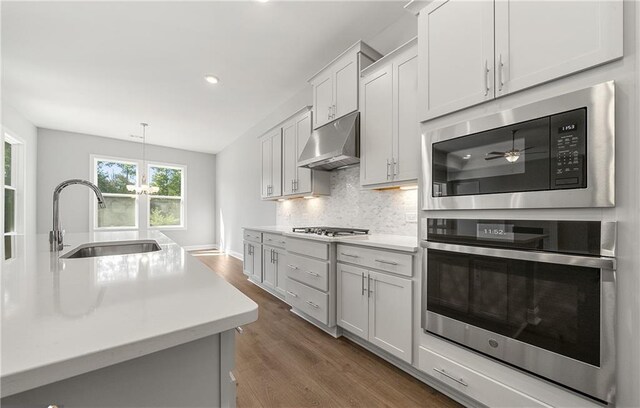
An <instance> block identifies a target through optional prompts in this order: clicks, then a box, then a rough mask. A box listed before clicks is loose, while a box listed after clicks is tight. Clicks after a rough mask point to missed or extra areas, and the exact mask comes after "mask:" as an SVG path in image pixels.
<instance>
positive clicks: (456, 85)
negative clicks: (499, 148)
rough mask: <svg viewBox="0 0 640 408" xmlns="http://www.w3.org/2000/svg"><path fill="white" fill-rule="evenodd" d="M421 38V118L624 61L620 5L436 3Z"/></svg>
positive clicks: (425, 13) (427, 11)
mask: <svg viewBox="0 0 640 408" xmlns="http://www.w3.org/2000/svg"><path fill="white" fill-rule="evenodd" d="M418 36H419V39H420V62H419V75H420V84H421V85H420V94H419V107H420V120H421V121H424V120H428V119H431V118H434V117H437V116H441V115H444V114H446V113H450V112H453V111H456V110H460V109H463V108H466V107H469V106H472V105H475V104H478V103H481V102H484V101H486V100H490V99H494V98H496V97H499V96H502V95H506V94H509V93H512V92H516V91H519V90H522V89H525V88H529V87H531V86H534V85H537V84H540V83H543V82H547V81H550V80H552V79H556V78H560V77H563V76H566V75H569V74H571V73H574V72H577V71H581V70H584V69H587V68H590V67H593V66H595V65H599V64H603V63H605V62H608V61H611V60H613V59H616V58H620V57H622V1H621V0H613V1H607V0H602V1H585V2H575V1H548V2H528V1H517V0H500V1H495V2H494V1H490V0H481V1H464V0H443V1H434V2H433V3H430V4H429V5H428V6H427V7H425V8H424V9H423V10H422V11H421V12H420V14H419V17H418ZM549 44H553V46H549Z"/></svg>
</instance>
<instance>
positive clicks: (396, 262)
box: [338, 244, 413, 276]
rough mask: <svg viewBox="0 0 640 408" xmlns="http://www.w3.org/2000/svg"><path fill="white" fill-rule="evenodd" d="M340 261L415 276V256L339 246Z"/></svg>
mask: <svg viewBox="0 0 640 408" xmlns="http://www.w3.org/2000/svg"><path fill="white" fill-rule="evenodd" d="M338 261H339V262H347V263H352V264H356V265H360V266H363V267H366V268H374V269H378V270H381V271H385V272H391V273H396V274H398V275H404V276H413V256H412V255H410V254H402V253H397V252H389V251H384V250H379V249H369V248H362V247H356V246H349V245H342V244H338Z"/></svg>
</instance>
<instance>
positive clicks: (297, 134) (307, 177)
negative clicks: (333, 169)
mask: <svg viewBox="0 0 640 408" xmlns="http://www.w3.org/2000/svg"><path fill="white" fill-rule="evenodd" d="M312 117H313V115H312V112H311V107H304V108H303V109H301V110H300V111H298V112H296V113H295V114H294V115H293V116H291V117H290V118H288V119H287V120H285V121H284V122H283V124H282V125H280V126H278V127H277V128H276V129H275V130H273V131H272V132H270V133H268V134H266V135H265V136H263V137H262V139H261V142H262V198H263V199H276V198H294V197H304V196H316V195H328V194H329V177H330V174H329V173H327V172H323V171H318V170H310V169H307V168H301V167H298V158H299V157H300V154H301V153H302V150H303V149H304V147H305V145H306V144H307V141H308V140H309V137H310V136H311V132H312V129H311V126H312ZM280 135H281V136H280ZM278 136H280V138H278ZM276 185H277V186H278V187H277V188H276V187H274V186H276Z"/></svg>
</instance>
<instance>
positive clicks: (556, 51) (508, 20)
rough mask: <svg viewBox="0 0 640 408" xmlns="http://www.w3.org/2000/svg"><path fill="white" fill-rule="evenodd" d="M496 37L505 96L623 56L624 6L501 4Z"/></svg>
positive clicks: (499, 76)
mask: <svg viewBox="0 0 640 408" xmlns="http://www.w3.org/2000/svg"><path fill="white" fill-rule="evenodd" d="M495 36H496V38H495V44H496V47H495V48H496V49H495V56H496V58H495V67H496V93H497V95H504V94H508V93H511V92H515V91H519V90H521V89H525V88H528V87H530V86H533V85H536V84H540V83H543V82H547V81H549V80H552V79H555V78H559V77H562V76H565V75H568V74H570V73H572V72H577V71H581V70H583V69H586V68H589V67H592V66H595V65H599V64H602V63H604V62H607V61H610V60H613V59H616V58H620V57H622V1H578V2H576V1H550V2H533V1H514V0H504V1H503V0H501V1H496V2H495ZM550 44H552V45H553V46H550Z"/></svg>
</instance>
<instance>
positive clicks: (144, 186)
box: [127, 123, 160, 195]
mask: <svg viewBox="0 0 640 408" xmlns="http://www.w3.org/2000/svg"><path fill="white" fill-rule="evenodd" d="M140 125H141V126H142V137H140V136H132V137H137V138H141V139H142V178H141V182H140V185H134V184H128V185H127V191H132V192H135V193H136V194H147V195H151V194H156V193H157V192H158V191H159V190H160V189H159V188H158V187H156V186H150V185H149V184H148V183H147V132H146V131H147V126H149V124H148V123H141V124H140Z"/></svg>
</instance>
